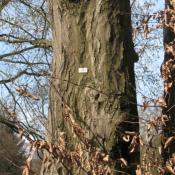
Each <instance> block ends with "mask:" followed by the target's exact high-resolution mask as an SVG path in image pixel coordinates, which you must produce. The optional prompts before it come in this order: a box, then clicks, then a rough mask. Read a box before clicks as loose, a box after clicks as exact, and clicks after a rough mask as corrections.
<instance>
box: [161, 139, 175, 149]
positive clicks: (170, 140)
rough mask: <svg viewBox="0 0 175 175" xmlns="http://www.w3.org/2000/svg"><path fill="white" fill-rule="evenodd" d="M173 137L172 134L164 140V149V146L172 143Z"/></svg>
mask: <svg viewBox="0 0 175 175" xmlns="http://www.w3.org/2000/svg"><path fill="white" fill-rule="evenodd" d="M174 139H175V138H174V136H172V137H169V138H168V139H167V140H166V142H165V145H164V149H166V148H167V147H168V146H169V145H170V144H171V143H172V141H173V140H174Z"/></svg>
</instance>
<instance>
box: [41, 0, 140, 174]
mask: <svg viewBox="0 0 175 175" xmlns="http://www.w3.org/2000/svg"><path fill="white" fill-rule="evenodd" d="M50 8H51V12H52V20H53V50H54V58H53V63H52V78H51V88H50V109H49V124H48V139H49V140H50V141H52V142H54V143H55V142H56V141H57V137H58V134H59V132H60V131H64V132H65V133H66V139H67V142H68V143H70V145H73V144H75V143H76V140H75V139H74V138H73V136H72V131H71V130H70V128H69V126H67V124H66V123H65V120H64V119H63V118H64V117H63V110H64V106H65V104H66V105H68V106H69V107H70V108H71V110H72V113H73V117H74V119H75V120H76V122H78V123H79V124H80V125H81V127H83V128H84V129H85V130H86V137H88V138H89V139H92V140H93V142H94V144H95V145H101V147H102V149H104V150H105V151H107V152H108V153H110V156H111V158H112V159H114V160H117V159H119V158H121V157H123V158H125V159H126V160H127V161H128V163H129V165H128V169H127V168H125V170H126V171H128V172H130V173H131V174H135V172H134V171H133V169H134V168H135V166H136V163H137V161H138V159H139V152H138V151H137V153H134V154H131V155H130V154H129V151H128V146H129V143H127V144H126V143H125V142H123V141H122V135H123V134H124V132H125V131H126V130H127V131H136V132H138V117H137V116H138V115H137V107H136V92H135V76H134V62H135V61H136V60H137V59H138V58H137V54H136V53H135V51H134V47H133V42H132V29H131V19H130V13H131V12H130V2H129V0H51V1H50ZM79 68H87V72H86V73H80V72H79ZM116 168H117V167H116ZM41 174H42V175H46V174H47V175H57V174H69V172H67V171H66V170H65V169H64V168H63V169H62V170H61V169H60V165H59V163H58V164H57V163H55V162H54V165H52V166H51V168H47V165H46V163H44V164H43V167H42V171H41ZM72 174H76V173H75V172H74V170H72ZM82 174H83V173H82ZM117 174H120V173H117Z"/></svg>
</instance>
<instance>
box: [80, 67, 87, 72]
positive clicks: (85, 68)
mask: <svg viewBox="0 0 175 175" xmlns="http://www.w3.org/2000/svg"><path fill="white" fill-rule="evenodd" d="M78 72H79V73H87V72H88V68H87V67H80V68H79V69H78Z"/></svg>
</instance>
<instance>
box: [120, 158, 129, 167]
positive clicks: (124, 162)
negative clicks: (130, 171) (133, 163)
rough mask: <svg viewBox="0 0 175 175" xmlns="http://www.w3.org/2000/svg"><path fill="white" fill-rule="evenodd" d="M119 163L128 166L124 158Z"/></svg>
mask: <svg viewBox="0 0 175 175" xmlns="http://www.w3.org/2000/svg"><path fill="white" fill-rule="evenodd" d="M120 161H121V163H122V164H123V165H124V166H128V162H127V161H126V160H125V159H124V158H120Z"/></svg>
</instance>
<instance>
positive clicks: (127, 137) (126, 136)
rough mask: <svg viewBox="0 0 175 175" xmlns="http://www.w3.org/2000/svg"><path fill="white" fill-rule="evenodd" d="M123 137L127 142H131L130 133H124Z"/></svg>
mask: <svg viewBox="0 0 175 175" xmlns="http://www.w3.org/2000/svg"><path fill="white" fill-rule="evenodd" d="M122 138H123V140H124V141H125V142H129V141H130V135H124V136H123V137H122Z"/></svg>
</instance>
